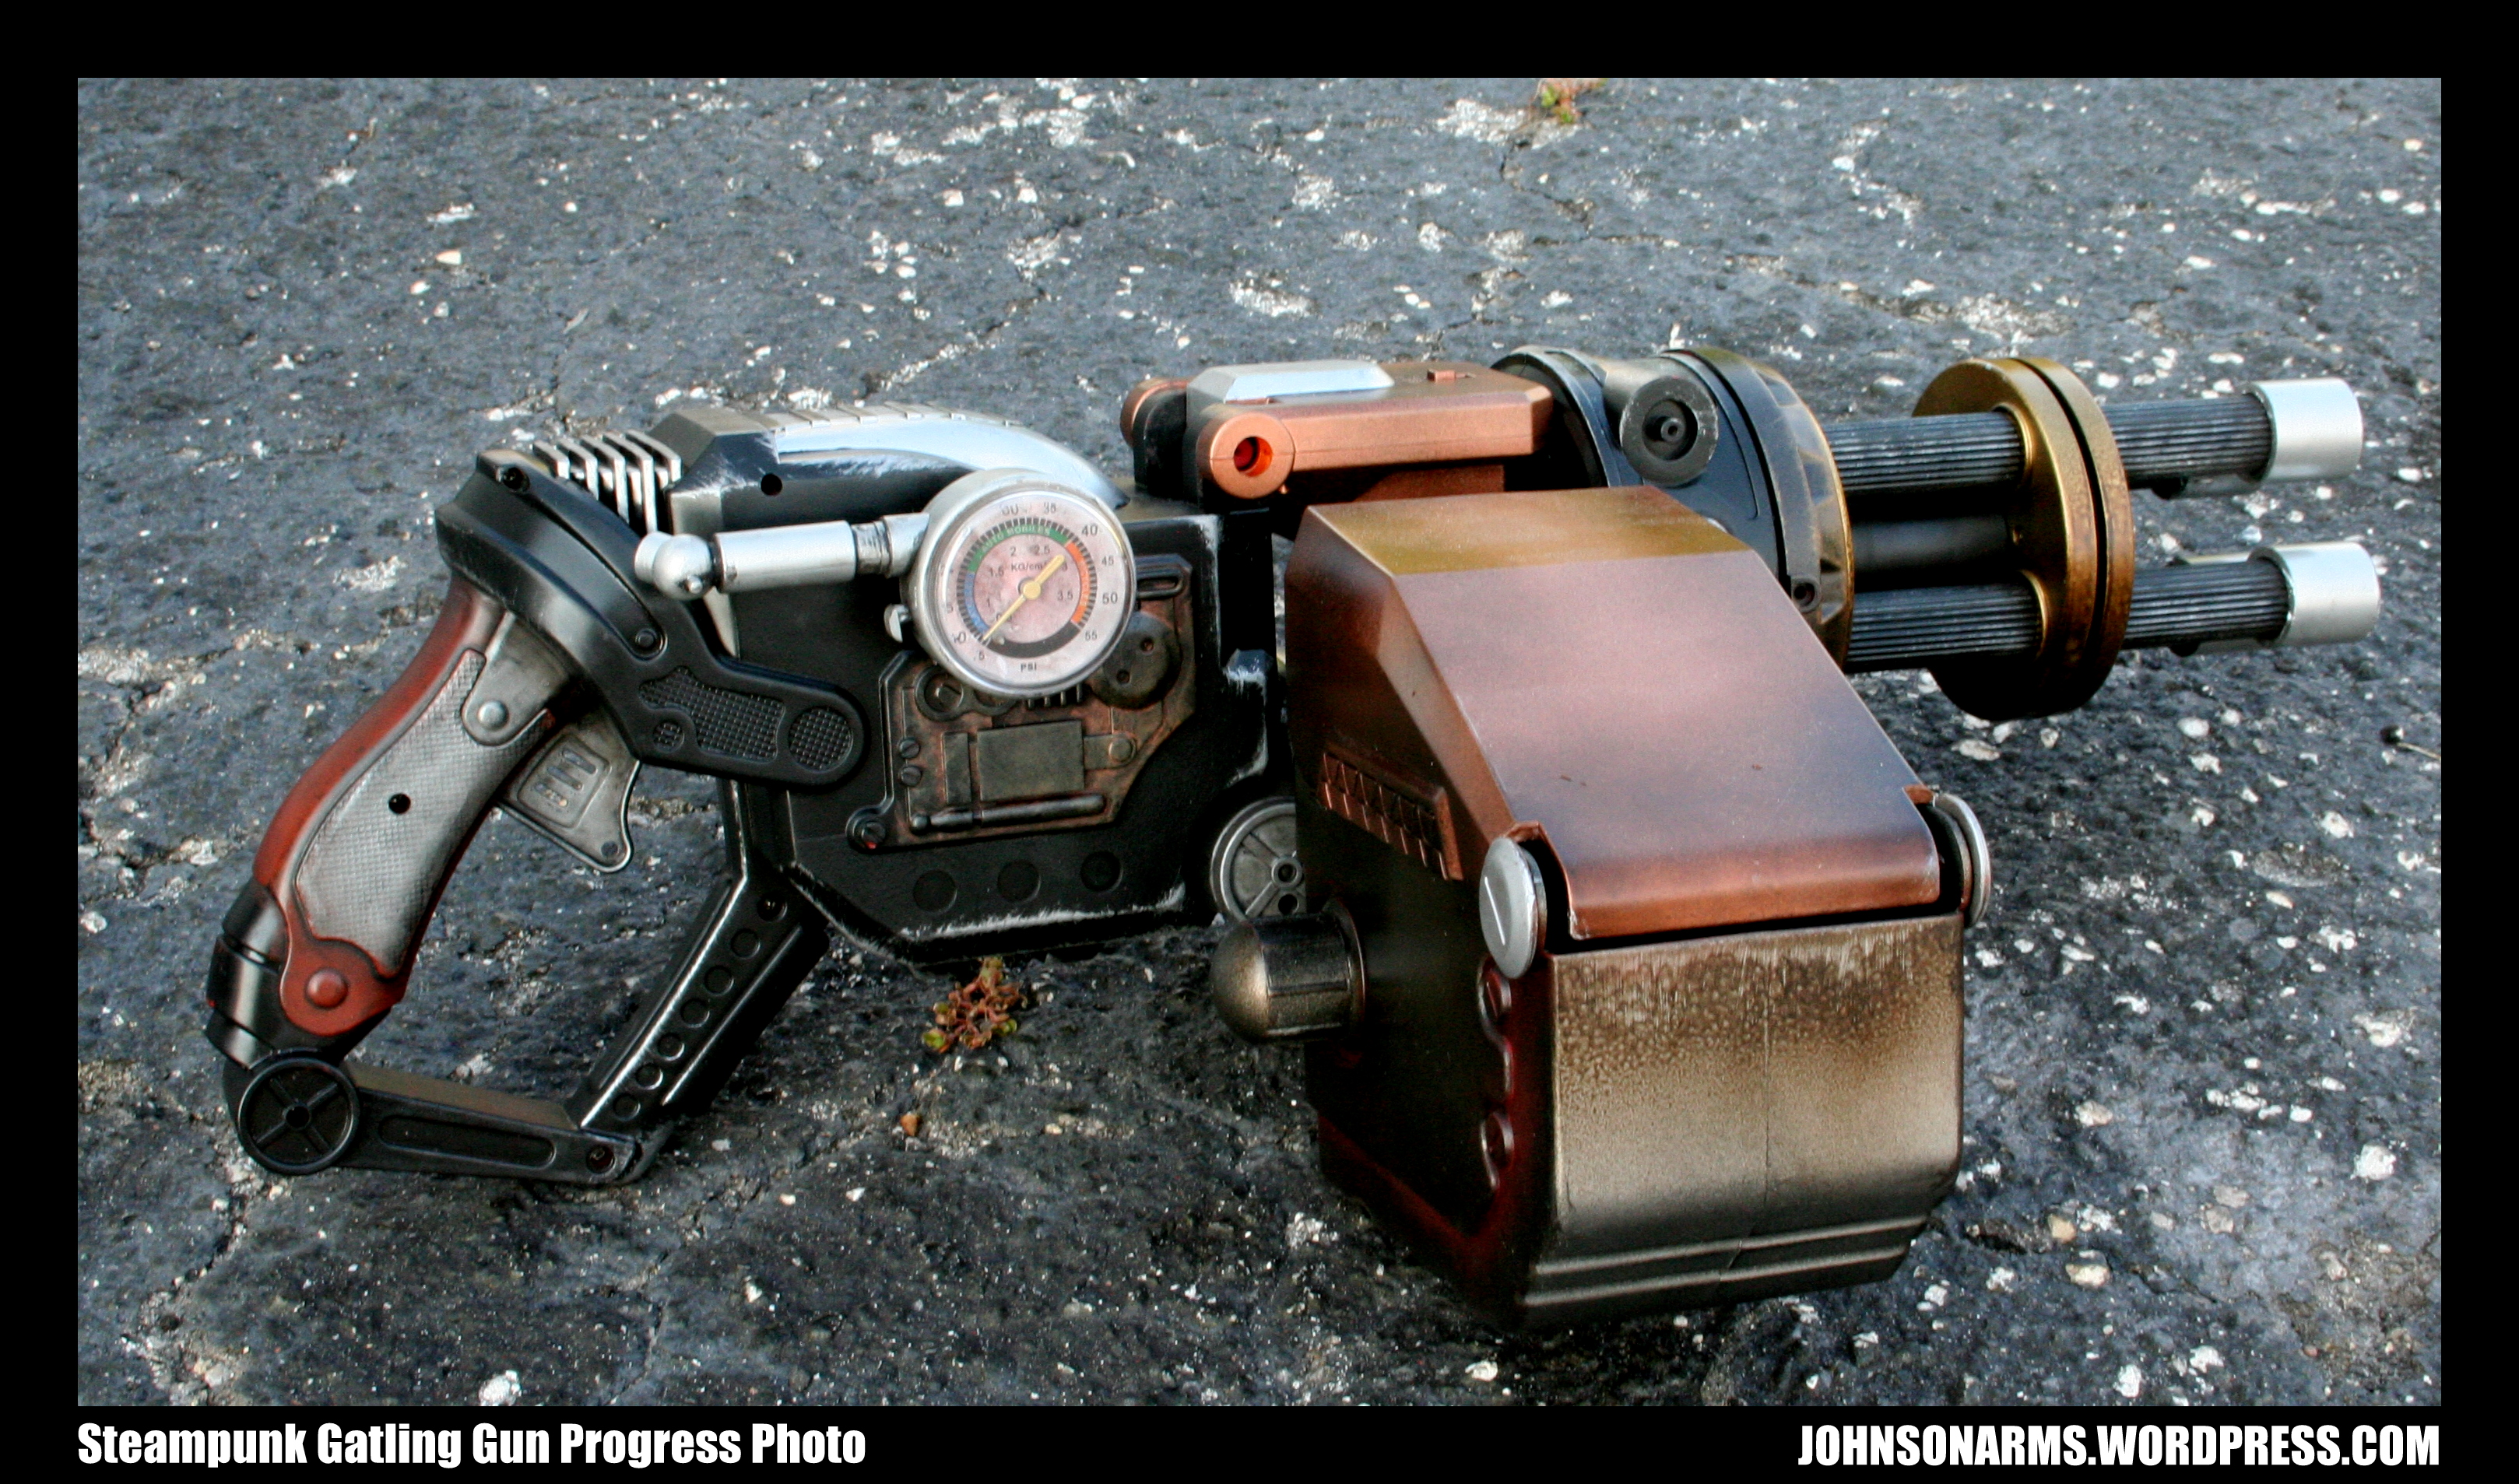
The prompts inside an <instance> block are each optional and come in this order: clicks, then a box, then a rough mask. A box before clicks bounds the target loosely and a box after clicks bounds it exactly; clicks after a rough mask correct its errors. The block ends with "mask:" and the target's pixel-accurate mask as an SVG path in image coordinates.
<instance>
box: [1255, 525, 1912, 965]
mask: <svg viewBox="0 0 2519 1484" xmlns="http://www.w3.org/2000/svg"><path fill="white" fill-rule="evenodd" d="M1286 608H1287V632H1286V644H1287V667H1288V677H1289V680H1290V683H1291V686H1292V691H1293V694H1294V696H1295V698H1296V700H1295V705H1294V708H1293V710H1292V712H1291V714H1290V726H1291V735H1292V740H1293V744H1294V749H1295V755H1296V759H1297V766H1298V768H1299V769H1300V770H1301V771H1302V773H1303V775H1304V776H1303V781H1304V787H1305V788H1306V789H1307V790H1309V791H1311V792H1313V793H1315V794H1317V793H1318V792H1319V791H1320V789H1321V788H1322V785H1323V780H1324V778H1325V777H1326V776H1330V775H1333V774H1336V772H1337V763H1336V761H1335V760H1342V759H1343V760H1349V761H1351V763H1352V764H1361V765H1363V766H1364V767H1367V768H1369V769H1371V770H1372V773H1373V774H1374V775H1376V776H1378V777H1380V778H1382V779H1384V780H1388V781H1392V782H1395V783H1396V784H1397V785H1398V788H1397V789H1395V790H1394V792H1399V793H1402V794H1404V795H1405V796H1407V797H1411V798H1414V799H1417V800H1422V801H1428V802H1429V803H1432V802H1435V801H1439V802H1440V805H1441V807H1442V808H1443V809H1444V811H1445V816H1444V818H1443V824H1444V826H1445V834H1446V836H1447V838H1448V840H1449V841H1450V842H1452V844H1451V845H1450V846H1449V848H1448V849H1447V851H1446V852H1445V855H1444V863H1443V867H1442V870H1441V874H1442V875H1444V876H1445V877H1447V878H1450V879H1452V880H1460V879H1462V877H1463V876H1465V875H1467V874H1469V872H1468V871H1466V870H1465V869H1464V864H1465V862H1464V859H1463V857H1464V856H1466V857H1469V858H1470V859H1473V860H1474V859H1476V858H1478V857H1480V856H1482V855H1483V853H1484V851H1485V850H1486V847H1487V845H1488V843H1489V842H1491V841H1493V840H1494V839H1495V838H1496V837H1498V836H1500V835H1505V834H1513V835H1515V836H1516V837H1517V838H1523V837H1525V836H1526V837H1528V838H1530V839H1536V840H1541V841H1544V842H1545V843H1546V846H1547V848H1548V851H1549V852H1550V853H1551V854H1552V855H1553V858H1554V859H1555V861H1556V862H1557V866H1558V869H1559V870H1561V871H1562V872H1563V882H1564V889H1565V891H1566V893H1567V896H1568V906H1569V914H1568V917H1567V921H1566V931H1567V933H1568V934H1569V936H1570V937H1571V938H1575V939H1587V938H1619V937H1627V936H1633V935H1639V934H1657V933H1671V932H1679V931H1683V930H1688V929H1699V928H1708V927H1723V926H1730V925H1734V924H1739V923H1746V922H1771V921H1779V920H1787V919H1794V918H1805V917H1815V916H1822V915H1833V914H1840V913H1853V912H1876V911H1886V910H1897V909H1907V908H1915V907H1920V906H1923V905H1926V904H1928V903H1930V902H1931V901H1933V900H1934V898H1935V896H1936V895H1937V893H1938V890H1939V885H1938V884H1939V872H1940V867H1939V863H1938V859H1937V857H1936V854H1935V851H1934V847H1933V841H1932V836H1931V833H1930V831H1929V830H1928V829H1927V828H1926V827H1925V825H1924V823H1923V821H1922V819H1921V818H1920V817H1919V816H1918V815H1917V813H1916V810H1915V807H1913V805H1912V804H1910V803H1909V801H1908V799H1907V796H1906V793H1905V790H1906V788H1907V786H1908V785H1910V784H1912V783H1914V782H1915V781H1916V780H1915V775H1914V774H1913V773H1912V772H1911V771H1909V769H1908V768H1907V765H1906V764H1905V763H1904V762H1903V761H1902V760H1900V759H1899V757H1898V755H1897V752H1896V751H1895V749H1893V748H1892V747H1891V746H1890V745H1889V742H1888V740H1887V738H1885V737H1884V736H1882V735H1881V733H1880V729H1879V726H1878V723H1877V722H1875V721H1874V720H1873V719H1872V716H1871V714H1870V713H1869V712H1868V711H1867V710H1865V708H1864V706H1863V704H1862V701H1861V700H1860V698H1858V697H1857V696H1855V694H1854V693H1853V692H1852V691H1851V690H1850V689H1848V688H1847V686H1846V684H1845V681H1844V678H1843V677H1841V676H1840V675H1839V674H1838V673H1837V671H1836V668H1835V666H1834V663H1833V662H1832V660H1831V659H1830V657H1829V655H1828V652H1827V651H1826V650H1825V649H1824V648H1822V647H1821V645H1820V643H1819V642H1818V641H1817V640H1816V639H1815V638H1814V637H1813V635H1812V633H1811V631H1810V629H1809V628H1808V627H1807V626H1806V625H1805V623H1804V621H1803V619H1802V616H1801V615H1800V614H1799V613H1798V612H1797V611H1795V609H1794V607H1793V604H1792V602H1791V600H1790V598H1789V597H1787V596H1786V595H1785V594H1784V593H1783V592H1782V591H1780V590H1779V589H1778V588H1777V586H1776V582H1775V579H1774V577H1773V575H1772V574H1770V573H1769V571H1768V570H1767V568H1766V566H1765V564H1764V563H1763V562H1761V561H1760V560H1759V559H1758V558H1757V556H1756V555H1755V554H1754V553H1752V552H1750V551H1749V550H1748V548H1746V546H1742V545H1741V544H1740V543H1739V542H1736V541H1734V540H1733V539H1732V538H1731V537H1729V536H1727V535H1725V534H1724V533H1723V531H1722V530H1721V529H1720V528H1719V527H1717V526H1715V525H1713V524H1712V523H1711V522H1709V521H1706V520H1704V519H1702V518H1701V517H1699V516H1698V515H1696V514H1695V513H1693V512H1691V511H1690V510H1688V509H1687V508H1686V507H1685V506H1683V505H1679V504H1677V503H1675V502H1672V501H1671V500H1670V499H1669V498H1668V497H1667V496H1665V495H1663V494H1662V493H1661V492H1659V491H1657V490H1653V489H1647V488H1632V489H1624V490H1577V491H1550V492H1531V493H1509V494H1501V495H1482V496H1465V497H1450V498H1437V499H1431V500H1419V501H1401V502H1374V503H1366V504H1346V505H1315V506H1313V507H1311V509H1310V510H1309V511H1307V512H1306V514H1305V517H1304V526H1303V528H1302V532H1301V534H1300V536H1299V538H1298V540H1297V542H1296V548H1295V554H1294V557H1293V559H1292V561H1291V563H1290V565H1289V567H1288V573H1287V604H1286ZM1341 776H1343V775H1341ZM1333 807H1335V806H1333Z"/></svg>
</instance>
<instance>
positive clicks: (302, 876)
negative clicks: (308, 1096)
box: [238, 579, 550, 1041]
mask: <svg viewBox="0 0 2519 1484" xmlns="http://www.w3.org/2000/svg"><path fill="white" fill-rule="evenodd" d="M506 617H507V612H506V610H505V609H503V608H502V607H500V605H499V604H498V603H497V602H495V601H493V600H492V599H491V598H489V597H488V596H486V595H484V594H483V593H482V592H481V590H480V589H477V588H474V587H473V586H472V585H471V584H469V583H466V582H464V581H462V580H460V579H459V580H457V581H456V582H454V583H453V584H451V585H450V586H449V587H448V589H447V592H446V602H445V604H444V606H442V607H441V608H440V609H439V610H438V615H437V624H436V627H435V628H433V629H431V630H430V631H429V633H428V637H427V638H426V639H424V640H422V641H421V643H420V653H418V654H416V655H414V656H413V657H412V661H411V663H410V664H409V665H408V666H406V667H404V670H403V673H402V674H401V676H399V677H396V678H395V680H394V682H393V684H392V685H390V686H388V687H386V689H385V693H384V694H383V695H381V696H379V697H377V698H376V704H374V705H373V706H370V707H369V708H368V710H367V711H366V712H365V713H364V714H362V715H361V716H360V718H359V719H358V720H356V721H354V722H352V723H351V724H350V728H349V730H348V731H346V732H343V733H342V734H341V736H340V737H339V739H338V740H336V741H334V742H333V744H332V745H331V747H329V748H326V749H325V751H324V755H323V756H322V757H320V758H318V759H316V760H315V764H314V766H312V767H310V768H308V769H307V770H306V773H305V775H304V776H303V777H300V778H299V779H298V780H297V785H296V787H294V788H292V789H291V790H289V794H288V797H287V799H286V800H285V801H283V802H282V804H281V806H280V811H279V814H278V815H277V817H275V818H274V819H273V820H272V823H271V828H270V830H269V831H267V832H266V833H265V834H264V836H263V841H262V849H261V851H259V852H257V853H256V855H255V856H254V862H253V876H254V880H255V881H257V882H259V883H261V885H262V886H263V888H264V889H265V890H266V891H268V892H269V893H270V895H271V899H272V900H273V901H274V902H276V903H277V904H278V905H279V909H280V916H281V919H282V923H283V925H284V929H285V931H284V932H283V933H282V934H281V935H280V937H281V938H283V939H285V941H282V942H277V943H275V944H274V945H273V946H275V947H278V948H279V949H280V950H281V951H280V952H279V953H278V954H277V955H276V957H277V958H278V961H279V965H280V987H279V994H278V1003H277V1015H278V1016H279V1017H281V1018H285V1019H286V1021H287V1024H288V1026H293V1027H294V1033H302V1034H304V1035H308V1036H312V1037H315V1038H317V1039H318V1040H319V1041H330V1040H331V1039H333V1038H336V1037H342V1036H349V1035H354V1034H356V1033H357V1032H358V1031H359V1030H360V1028H361V1027H362V1026H368V1025H371V1024H373V1023H374V1022H375V1021H376V1018H377V1017H379V1016H381V1015H383V1014H384V1013H385V1012H386V1011H387V1010H389V1009H391V1008H392V1007H393V1006H394V1004H395V1002H396V1001H398V1000H400V999H401V998H402V994H403V984H404V981H405V979H406V977H407V976H408V975H409V973H410V971H411V957H412V949H413V947H414V945H415V944H417V942H418V941H419V938H420V932H421V930H422V929H423V928H424V927H425V925H426V924H427V921H428V915H429V913H430V912H431V911H433V910H434V909H435V907H436V905H437V895H438V893H439V892H440V891H441V890H442V889H443V888H444V886H445V884H446V878H447V876H448V875H449V874H450V873H451V872H452V871H453V870H454V868H455V862H456V860H457V858H458V857H460V856H461V855H462V854H463V853H464V845H465V844H466V843H467V842H469V841H470V840H471V838H472V832H473V831H474V830H475V829H477V828H479V826H480V823H481V819H482V816H483V815H484V814H485V813H486V812H487V811H488V809H489V807H490V804H491V801H492V800H493V798H494V797H495V795H496V793H497V790H498V787H499V785H500V783H501V782H502V781H503V780H504V779H505V778H506V777H507V775H508V773H509V772H512V771H513V770H514V769H515V767H516V766H517V765H518V764H520V763H521V762H523V760H524V759H525V758H526V757H527V756H528V755H530V754H531V753H532V751H533V749H534V748H535V747H536V746H537V745H539V744H540V742H541V741H542V738H543V736H544V734H545V732H546V731H547V730H548V728H549V724H550V723H549V718H548V716H547V715H537V716H536V718H535V720H534V721H532V722H531V723H529V724H527V725H526V726H524V727H523V728H521V729H520V730H519V731H518V732H517V733H516V734H515V735H514V736H513V737H512V738H510V739H509V740H508V741H507V742H504V743H502V744H500V745H498V746H495V747H485V746H483V745H481V744H480V743H478V742H475V741H473V740H472V738H471V737H470V736H469V735H467V734H466V733H465V731H464V725H463V720H462V716H463V711H462V708H463V706H464V701H465V699H466V697H467V696H468V695H469V694H470V692H471V690H472V688H473V686H474V684H475V682H476V681H477V680H478V679H479V678H480V676H481V672H482V668H483V666H484V664H485V663H486V659H487V656H488V655H489V654H490V653H491V652H492V648H493V640H494V639H495V638H496V636H497V634H498V633H499V625H500V622H501V621H502V620H503V619H505V618H506ZM503 693H504V692H503ZM514 699H515V700H516V701H517V703H518V704H519V705H524V704H530V705H531V706H532V707H533V708H534V710H535V712H536V713H540V712H541V707H542V702H543V700H544V699H545V698H544V697H542V696H539V695H537V696H535V697H533V698H532V699H531V700H530V702H528V701H527V699H526V697H525V696H524V695H523V694H521V693H519V694H518V695H517V696H516V697H514ZM266 1003H268V1002H266ZM238 1008H242V1007H238ZM247 1019H249V1020H253V1021H255V1022H257V1024H254V1025H249V1026H247V1027H246V1028H248V1029H250V1030H252V1031H253V1032H254V1033H255V1034H256V1035H259V1036H262V1037H263V1039H264V1040H265V1041H271V1040H272V1035H273V1033H274V1032H276V1031H277V1030H278V1029H279V1028H280V1027H279V1026H277V1025H263V1024H259V1022H260V1019H261V1014H260V1013H257V1014H254V1015H250V1016H248V1017H247Z"/></svg>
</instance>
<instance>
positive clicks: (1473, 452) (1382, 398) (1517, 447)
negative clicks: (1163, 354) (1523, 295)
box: [1189, 361, 1554, 500]
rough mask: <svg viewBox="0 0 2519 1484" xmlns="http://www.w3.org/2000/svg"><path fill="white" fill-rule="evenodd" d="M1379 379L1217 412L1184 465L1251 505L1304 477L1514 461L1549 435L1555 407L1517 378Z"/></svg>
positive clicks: (1389, 367) (1409, 370)
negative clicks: (1383, 383)
mask: <svg viewBox="0 0 2519 1484" xmlns="http://www.w3.org/2000/svg"><path fill="white" fill-rule="evenodd" d="M1383 370H1384V371H1388V372H1389V373H1390V374H1391V377H1392V383H1393V384H1392V386H1390V387H1388V388H1386V389H1382V390H1377V391H1369V392H1325V393H1321V394H1318V395H1314V396H1299V397H1275V398H1268V399H1264V400H1262V401H1259V402H1225V403H1218V404H1216V405H1215V407H1213V408H1210V409H1209V410H1208V411H1207V412H1206V413H1204V414H1203V415H1200V417H1199V418H1198V420H1197V421H1196V422H1194V423H1193V424H1192V425H1191V427H1190V431H1189V443H1190V448H1191V453H1190V458H1189V463H1190V466H1191V467H1192V468H1193V469H1195V470H1197V471H1198V474H1199V477H1200V478H1201V479H1203V480H1205V481H1206V482H1207V483H1209V484H1210V485H1212V486H1213V487H1215V488H1216V489H1219V490H1222V491H1224V492H1225V493H1227V494H1229V495H1233V496H1236V497H1238V498H1241V499H1245V500H1251V499H1258V498H1259V497H1260V496H1263V495H1267V494H1269V493H1271V492H1273V491H1275V490H1277V489H1278V488H1280V487H1281V486H1283V485H1284V484H1285V482H1286V479H1287V477H1288V476H1289V475H1292V474H1297V473H1301V472H1304V471H1305V470H1321V469H1348V468H1364V467H1380V466H1383V465H1391V464H1415V463H1440V462H1459V461H1464V460H1487V459H1499V458H1524V457H1525V456H1527V455H1530V454H1532V453H1535V452H1537V451H1538V448H1539V440H1540V438H1541V436H1542V435H1543V434H1544V433H1545V432H1546V431H1547V429H1548V419H1549V414H1550V410H1551V409H1552V407H1553V406H1554V403H1553V401H1552V400H1551V398H1550V397H1549V395H1548V393H1547V391H1546V390H1545V389H1543V388H1542V387H1540V386H1539V385H1538V384H1536V383H1535V382H1530V381H1525V380H1524V379H1523V378H1522V377H1520V376H1513V375H1507V374H1506V373H1505V372H1503V371H1489V370H1488V369H1486V368H1485V367H1482V366H1477V365H1473V364H1470V363H1466V362H1424V361H1394V362H1390V363H1387V364H1385V365H1384V367H1383Z"/></svg>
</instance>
